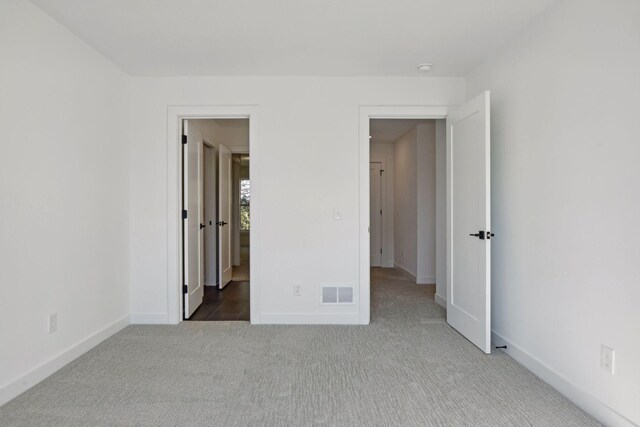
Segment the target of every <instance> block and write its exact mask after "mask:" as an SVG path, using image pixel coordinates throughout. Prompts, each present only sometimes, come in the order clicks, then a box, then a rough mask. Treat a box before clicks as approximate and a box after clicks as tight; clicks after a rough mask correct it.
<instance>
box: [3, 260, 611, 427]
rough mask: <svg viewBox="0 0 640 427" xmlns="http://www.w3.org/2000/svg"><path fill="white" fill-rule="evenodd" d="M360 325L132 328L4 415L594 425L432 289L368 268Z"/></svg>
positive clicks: (264, 422)
mask: <svg viewBox="0 0 640 427" xmlns="http://www.w3.org/2000/svg"><path fill="white" fill-rule="evenodd" d="M372 282H373V284H372V290H373V293H372V295H373V298H372V300H373V311H372V318H373V322H372V324H371V325H369V326H251V325H249V324H248V323H245V322H183V323H182V324H181V325H179V326H129V327H128V328H126V329H125V330H123V331H122V332H120V333H119V334H117V335H115V336H114V337H112V338H110V339H108V340H107V341H105V342H104V343H102V344H101V345H99V346H98V347H96V348H95V349H93V350H92V351H90V352H89V353H87V354H85V355H84V356H82V357H80V358H79V359H77V360H76V361H74V362H73V363H71V364H69V365H68V366H66V367H65V368H64V369H62V370H60V371H59V372H57V373H56V374H54V375H53V376H51V377H50V378H48V379H47V380H45V381H43V382H42V383H41V384H39V385H37V386H36V387H34V388H33V389H31V390H29V391H28V392H26V393H24V394H23V395H21V396H19V397H18V398H16V399H14V400H13V401H11V402H9V403H8V404H6V405H5V406H3V407H2V408H0V425H2V426H13V425H27V426H39V425H43V426H44V425H47V426H50V425H61V426H85V425H174V426H178V425H180V426H186V425H213V426H245V425H250V426H307V425H331V426H333V425H340V426H361V425H362V426H394V425H403V426H405V425H407V426H408V425H415V426H431V425H440V426H444V425H456V426H464V425H469V426H528V425H536V426H591V425H599V424H598V423H597V422H595V421H594V420H593V419H592V418H590V417H589V416H588V415H586V414H585V413H584V412H582V411H581V410H580V409H578V408H577V407H576V406H575V405H573V404H572V403H571V402H569V401H568V400H567V399H565V398H564V397H563V396H562V395H560V394H559V393H557V392H556V391H554V390H553V389H552V388H551V387H549V386H548V385H546V384H545V383H544V382H543V381H541V380H539V379H538V378H537V377H535V376H534V375H533V374H531V373H530V372H529V371H527V370H526V369H525V368H523V367H522V366H520V365H519V364H518V363H516V362H515V361H513V360H512V359H511V358H510V357H508V356H506V355H505V354H503V353H501V352H500V351H496V352H494V354H492V355H485V354H484V353H482V352H480V351H479V350H477V349H476V348H475V347H474V346H473V345H472V344H471V343H469V342H468V341H467V340H466V339H464V338H463V337H462V336H460V335H459V334H458V333H457V332H456V331H455V330H453V329H451V328H450V327H449V326H447V324H446V323H445V322H444V316H445V312H444V310H443V309H442V308H441V307H440V306H438V305H437V304H435V302H433V288H432V287H430V286H420V285H413V284H411V282H410V281H409V280H408V278H407V276H406V275H404V274H403V273H402V272H400V271H398V270H386V269H385V270H382V269H375V270H374V271H373V273H372Z"/></svg>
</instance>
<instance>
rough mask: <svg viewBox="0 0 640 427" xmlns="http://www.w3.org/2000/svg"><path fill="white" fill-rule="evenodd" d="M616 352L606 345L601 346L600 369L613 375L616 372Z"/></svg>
mask: <svg viewBox="0 0 640 427" xmlns="http://www.w3.org/2000/svg"><path fill="white" fill-rule="evenodd" d="M615 355H616V352H615V351H614V350H613V349H612V348H610V347H607V346H606V345H602V346H600V367H601V368H602V369H604V370H605V371H607V372H609V373H610V374H611V375H613V374H614V372H615Z"/></svg>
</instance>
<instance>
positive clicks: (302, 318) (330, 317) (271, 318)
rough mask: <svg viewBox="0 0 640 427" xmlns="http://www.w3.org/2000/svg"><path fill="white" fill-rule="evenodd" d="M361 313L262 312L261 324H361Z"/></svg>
mask: <svg viewBox="0 0 640 427" xmlns="http://www.w3.org/2000/svg"><path fill="white" fill-rule="evenodd" d="M360 323H361V322H360V314H359V313H262V314H261V315H260V324H261V325H359V324H360Z"/></svg>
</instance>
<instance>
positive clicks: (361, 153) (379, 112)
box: [358, 105, 455, 325]
mask: <svg viewBox="0 0 640 427" xmlns="http://www.w3.org/2000/svg"><path fill="white" fill-rule="evenodd" d="M454 107H455V106H448V105H408V106H407V105H377V106H368V105H361V106H360V111H359V129H360V132H359V137H358V169H359V180H360V185H359V188H360V200H359V205H360V213H359V215H360V230H359V240H360V249H359V281H358V282H359V292H360V295H359V299H360V324H362V325H368V324H369V323H370V322H371V272H370V266H369V257H370V255H371V253H370V251H371V247H370V242H369V240H370V239H369V219H370V212H369V209H370V200H369V162H370V155H371V154H370V147H369V144H370V140H369V135H370V129H369V120H371V119H436V120H437V119H446V118H447V114H448V113H449V109H451V108H454Z"/></svg>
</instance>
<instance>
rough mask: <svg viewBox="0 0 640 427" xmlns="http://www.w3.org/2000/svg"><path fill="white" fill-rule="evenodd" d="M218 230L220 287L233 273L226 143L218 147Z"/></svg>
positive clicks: (228, 162)
mask: <svg viewBox="0 0 640 427" xmlns="http://www.w3.org/2000/svg"><path fill="white" fill-rule="evenodd" d="M218 158H219V159H220V164H219V167H218V173H219V174H218V178H219V179H218V182H219V184H218V195H219V199H218V212H219V213H218V220H219V222H218V230H219V233H218V235H219V240H218V241H219V245H220V246H219V251H218V256H219V258H218V266H219V267H218V268H219V270H220V272H219V274H218V277H219V278H220V289H222V288H224V287H225V286H226V285H227V284H228V283H229V282H230V281H231V275H232V273H233V266H232V264H231V262H232V260H233V258H232V257H231V224H230V223H231V222H232V217H231V151H229V149H228V148H227V147H225V146H224V145H220V146H219V147H218Z"/></svg>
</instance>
